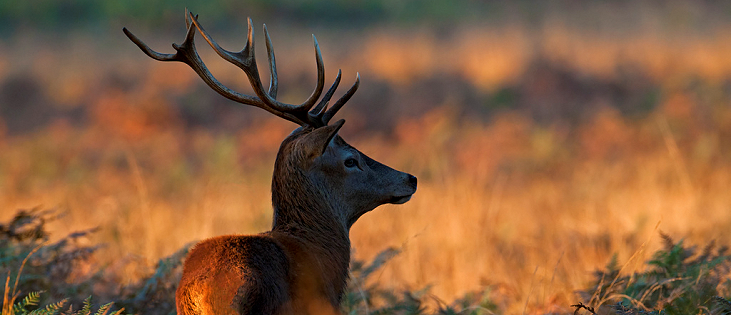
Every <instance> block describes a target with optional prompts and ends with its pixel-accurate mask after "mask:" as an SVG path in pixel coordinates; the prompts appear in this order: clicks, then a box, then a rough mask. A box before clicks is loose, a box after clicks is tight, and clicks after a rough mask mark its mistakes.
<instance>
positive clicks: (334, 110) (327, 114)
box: [322, 73, 360, 125]
mask: <svg viewBox="0 0 731 315" xmlns="http://www.w3.org/2000/svg"><path fill="white" fill-rule="evenodd" d="M359 85H360V73H356V75H355V83H353V86H351V87H350V89H348V91H347V92H345V94H343V96H341V97H340V99H338V101H337V102H335V104H334V105H333V106H332V107H331V108H330V109H329V110H328V111H327V112H325V114H324V115H322V123H323V125H327V124H328V123H329V122H330V119H332V118H333V116H335V113H337V112H338V111H339V110H340V108H342V107H343V105H345V103H346V102H348V101H349V100H350V98H351V97H352V96H353V94H355V91H357V90H358V86H359Z"/></svg>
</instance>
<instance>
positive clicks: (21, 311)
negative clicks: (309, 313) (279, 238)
mask: <svg viewBox="0 0 731 315" xmlns="http://www.w3.org/2000/svg"><path fill="white" fill-rule="evenodd" d="M49 214H50V212H48V211H45V212H43V211H37V210H35V211H20V212H18V213H17V214H16V216H15V218H14V219H13V220H12V221H11V222H9V223H8V224H2V225H0V226H2V227H4V228H5V227H11V228H10V229H4V233H3V234H2V235H0V240H2V241H3V244H2V247H0V249H2V252H3V255H2V256H0V266H2V267H3V268H4V269H9V268H12V266H13V265H16V264H15V262H17V260H18V259H19V257H20V255H21V254H22V253H24V252H25V249H27V248H29V247H31V246H33V249H32V250H31V251H30V252H29V253H28V254H26V255H25V257H24V258H23V259H22V262H21V263H20V265H19V267H18V271H17V274H16V275H15V280H14V285H13V286H12V290H11V288H10V285H9V284H10V282H11V274H10V272H8V276H7V278H6V283H5V290H4V294H3V304H2V314H3V315H25V314H34V315H35V314H68V315H91V314H94V315H106V314H115V315H120V314H123V312H124V311H125V309H127V310H129V311H130V312H131V313H134V314H174V313H175V308H174V290H175V287H176V286H177V282H178V281H179V280H180V271H181V270H180V268H179V267H180V265H181V262H182V261H183V258H184V257H185V254H186V253H187V249H188V247H189V246H185V247H183V248H182V249H181V250H180V251H179V252H177V253H175V254H173V255H171V256H170V257H167V258H165V259H162V260H161V261H160V262H159V263H158V264H157V268H156V269H155V270H154V272H152V273H150V274H147V275H145V276H143V277H141V278H140V279H139V280H138V281H137V282H136V283H133V284H129V285H126V286H121V285H120V284H119V283H113V282H104V281H101V280H99V278H97V279H93V280H92V279H89V280H85V282H86V283H87V284H91V285H92V286H86V287H84V286H81V283H79V281H78V279H77V280H74V279H64V280H58V281H55V282H54V283H53V284H52V285H50V288H52V289H53V290H55V291H56V292H64V293H63V294H62V296H63V297H62V298H61V300H60V301H58V302H49V301H46V302H45V303H41V301H42V294H41V292H42V291H38V289H46V288H48V286H47V287H43V285H42V284H39V283H38V282H36V281H34V278H35V277H34V272H35V270H38V268H40V269H42V270H54V269H57V268H72V269H76V268H80V267H81V266H83V265H84V263H86V262H88V261H89V260H91V257H90V256H84V257H83V258H81V259H76V260H75V261H74V262H73V263H72V265H71V266H69V263H68V262H67V261H64V259H65V258H64V257H66V256H68V255H76V254H75V253H77V252H78V251H79V248H76V247H71V248H65V249H63V250H61V251H60V252H58V251H57V250H58V249H57V248H54V246H53V245H48V244H47V242H46V240H47V238H46V237H44V238H34V237H31V238H29V239H28V238H18V237H16V236H17V235H21V234H24V233H16V231H34V232H33V234H36V235H38V233H40V234H43V235H46V236H47V231H46V225H45V222H46V220H47V219H49V218H50V217H49ZM50 219H52V218H50ZM18 222H24V223H20V224H18ZM25 235H29V234H25ZM660 236H661V238H662V240H663V243H664V245H663V248H661V249H659V250H658V251H656V252H655V253H654V254H653V255H652V259H650V260H649V261H647V262H646V263H643V264H642V266H640V270H639V271H635V272H626V271H624V267H625V266H626V265H627V264H624V266H622V267H621V268H620V266H619V262H618V259H617V256H616V255H615V256H613V257H612V259H611V260H610V261H609V263H608V264H607V265H606V267H605V268H604V269H602V270H597V271H596V272H595V276H594V280H593V281H592V282H591V283H590V284H589V285H588V286H587V287H586V288H585V289H583V290H581V291H580V292H579V294H578V295H577V297H578V298H580V299H581V300H582V301H584V302H585V303H586V304H585V303H584V302H579V303H578V304H574V305H570V306H571V307H574V308H575V311H574V314H578V313H579V311H582V310H584V311H585V312H589V313H592V314H597V313H596V311H600V312H601V311H604V312H605V313H602V314H607V313H606V312H613V313H609V314H619V315H630V314H632V315H635V314H657V315H661V314H668V315H675V314H677V315H681V314H713V315H715V314H728V313H729V312H730V311H731V301H729V297H731V278H729V274H730V273H729V272H730V271H731V255H728V247H726V246H720V247H719V246H717V245H716V243H715V242H710V243H708V244H706V245H705V246H703V248H702V249H699V248H698V247H696V246H687V245H685V242H684V241H683V240H681V241H677V242H676V241H674V240H673V239H672V238H671V237H670V236H668V235H666V234H662V233H661V234H660ZM65 240H68V237H67V238H65ZM37 252H38V253H44V252H54V253H57V255H56V256H53V259H47V258H44V257H43V256H44V255H36V256H34V254H35V253H37ZM400 254H402V253H401V251H400V250H398V249H395V248H389V249H386V250H384V251H382V252H380V253H379V254H378V255H377V256H376V257H375V258H374V259H373V260H372V261H370V262H363V261H359V260H354V261H353V262H352V263H351V278H350V281H349V286H348V289H347V291H346V293H345V295H344V297H343V302H342V305H341V308H342V312H343V314H348V315H350V314H352V315H355V314H373V315H375V314H383V315H386V314H394V315H395V314H435V315H437V314H438V315H456V314H462V315H482V314H507V313H510V312H509V310H506V309H503V308H502V307H501V305H499V304H498V303H497V301H498V300H500V299H504V298H506V297H505V296H502V294H504V293H500V292H495V291H494V289H496V288H497V287H496V286H489V287H487V288H485V289H483V290H480V291H475V292H470V293H468V294H466V295H464V296H462V297H459V298H456V299H454V300H453V301H451V302H445V301H444V300H442V299H440V298H439V297H438V296H436V295H433V294H432V293H431V287H430V286H427V287H424V288H421V289H418V290H398V289H394V288H392V287H388V286H384V285H383V284H382V283H380V282H379V281H378V276H379V273H380V272H382V270H383V268H384V266H386V265H387V264H389V263H391V261H392V260H393V258H395V257H398V255H400ZM630 261H631V259H630ZM628 262H629V261H628ZM27 265H28V266H32V267H34V268H31V269H30V271H29V272H27V273H26V274H23V269H24V268H25V267H26V266H27ZM87 272H88V273H92V274H97V275H102V277H104V276H109V274H110V273H112V274H113V273H114V271H113V270H110V269H109V268H108V267H102V268H101V269H99V270H88V271H87ZM21 275H24V276H23V277H21ZM374 280H375V281H374ZM101 286H105V288H102V287H101ZM104 291H106V292H116V293H115V294H112V295H107V296H106V297H105V298H106V299H111V300H114V301H117V305H123V306H124V307H123V308H121V309H119V310H117V311H113V310H112V308H113V304H114V302H107V303H105V304H103V305H100V306H99V307H98V309H97V311H96V312H92V309H93V308H94V307H93V304H92V297H91V296H89V294H91V293H94V294H100V292H104ZM51 295H53V294H51ZM83 296H87V297H86V298H83V302H79V301H81V300H82V298H81V297H83ZM19 297H22V298H19ZM74 301H76V302H74ZM41 304H43V305H44V306H40V305H41ZM67 304H68V307H66V305H67ZM75 305H76V307H77V308H78V310H76V311H74V306H75ZM568 306H569V305H564V309H565V308H566V307H568ZM595 310H596V311H595ZM552 313H553V312H551V314H552ZM543 314H549V313H543Z"/></svg>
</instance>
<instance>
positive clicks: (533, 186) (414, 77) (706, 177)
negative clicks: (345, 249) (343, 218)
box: [0, 0, 731, 313]
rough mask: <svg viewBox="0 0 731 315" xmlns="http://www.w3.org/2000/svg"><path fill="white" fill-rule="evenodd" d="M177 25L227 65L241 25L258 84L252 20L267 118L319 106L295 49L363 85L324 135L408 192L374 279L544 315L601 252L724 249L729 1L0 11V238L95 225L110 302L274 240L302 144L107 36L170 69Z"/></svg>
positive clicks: (596, 264)
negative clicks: (280, 160)
mask: <svg viewBox="0 0 731 315" xmlns="http://www.w3.org/2000/svg"><path fill="white" fill-rule="evenodd" d="M186 7H187V8H188V9H189V10H191V11H192V12H193V13H195V14H199V15H200V16H199V21H200V22H201V24H202V25H204V26H205V27H206V29H207V30H208V31H209V32H210V33H211V34H212V36H214V38H216V39H217V41H218V42H219V43H220V44H221V45H222V46H223V47H224V48H227V49H229V50H239V49H241V47H243V45H244V43H245V40H246V18H247V17H251V18H252V19H253V21H254V29H255V32H256V33H255V34H256V36H257V38H258V39H259V41H258V45H257V53H258V55H259V57H260V58H259V63H260V71H262V77H263V78H266V77H268V73H266V66H265V63H266V60H265V59H264V58H262V57H265V56H266V52H265V50H264V44H263V41H262V39H263V36H261V35H262V33H261V30H262V24H263V23H266V25H267V28H268V30H269V33H270V35H271V38H272V41H273V44H274V47H275V51H276V54H277V63H278V70H279V71H278V73H279V80H280V85H279V91H280V93H279V95H280V96H279V98H280V99H281V100H283V101H286V102H293V103H296V102H300V101H301V100H303V99H305V98H306V97H307V96H308V95H309V94H310V92H311V89H312V88H313V87H314V84H315V60H314V53H313V47H312V37H311V34H315V35H316V36H317V39H318V41H319V44H320V47H321V49H322V55H323V58H324V61H325V69H326V73H327V77H326V81H327V82H326V83H327V84H329V83H330V82H332V80H333V79H334V77H335V75H336V73H337V70H338V69H342V70H343V83H342V87H341V90H343V91H344V90H345V89H346V88H347V87H348V86H349V85H350V84H351V83H352V82H353V80H354V79H355V76H356V72H358V73H360V75H361V79H362V82H361V85H360V88H359V90H358V92H357V93H356V94H355V96H354V97H353V98H352V100H351V101H350V102H349V103H348V105H347V106H345V107H344V109H343V110H341V111H340V113H339V114H338V117H339V118H344V119H346V120H347V124H346V125H345V127H344V128H343V129H342V131H341V135H343V137H344V138H346V139H347V140H348V141H349V142H350V143H351V144H353V145H354V146H356V147H357V148H359V149H360V150H361V151H363V152H364V153H366V154H368V155H369V156H371V157H373V158H375V159H376V160H379V161H381V162H383V163H385V164H388V165H390V166H392V167H394V168H397V169H400V170H403V171H406V172H409V173H412V174H414V175H416V176H417V177H418V178H419V190H418V192H417V194H416V195H415V196H414V198H413V199H412V201H410V202H409V203H407V204H405V205H403V206H383V207H381V208H379V209H377V210H375V211H374V212H372V213H369V214H367V215H365V216H364V217H363V218H361V219H360V220H359V222H358V223H357V224H355V226H354V227H353V229H352V230H351V239H352V243H353V247H354V250H355V256H356V257H358V258H359V259H366V260H367V259H372V258H373V257H374V256H375V255H376V254H377V253H379V252H380V251H382V250H384V249H386V248H389V247H394V248H398V249H399V250H401V253H400V254H399V255H397V256H396V257H395V258H393V259H392V260H391V261H390V262H389V263H388V264H387V265H386V266H385V267H384V269H383V271H381V273H380V274H379V275H378V276H377V277H376V279H375V281H378V282H380V283H382V284H386V285H388V286H391V287H394V288H399V289H400V288H403V289H409V290H411V289H415V288H422V287H425V286H431V292H432V293H433V294H434V295H436V296H439V297H440V298H443V299H446V300H449V299H452V298H454V297H456V296H461V295H463V294H465V293H466V292H470V291H479V290H485V289H486V288H490V290H491V291H490V292H492V293H491V294H494V296H493V297H492V299H493V300H494V301H496V302H495V303H497V304H498V305H499V307H501V309H504V310H506V312H508V313H520V312H521V311H526V310H527V311H528V312H535V313H539V312H548V311H551V310H554V309H562V308H566V307H567V306H568V305H569V304H572V303H573V302H575V301H576V299H577V298H576V296H575V291H576V290H578V289H580V288H583V287H585V286H586V285H587V282H588V281H589V279H591V277H592V271H593V270H595V269H597V268H600V267H602V266H604V265H605V264H606V262H607V261H609V260H610V258H611V257H612V255H613V254H616V255H617V259H618V260H619V262H621V263H627V264H628V265H627V266H628V267H627V268H628V270H631V269H632V268H635V267H636V266H639V265H641V264H642V263H643V262H644V261H646V260H647V259H648V257H647V254H646V253H647V252H649V251H651V250H652V249H654V248H657V247H659V246H660V243H661V240H660V239H659V237H658V233H659V231H663V232H665V233H668V234H669V235H671V236H673V237H677V238H686V239H689V240H692V241H697V242H708V241H710V240H718V241H719V242H720V243H723V244H728V243H729V239H730V237H731V194H729V187H731V3H727V2H725V1H711V0H708V1H569V0H565V1H510V2H507V3H506V2H503V1H436V0H422V1H417V0H358V1H341V0H337V1H320V0H315V1H299V0H298V1H284V0H248V1H230V0H212V1H205V2H179V1H150V0H144V1H143V0H129V1H95V0H77V1H70V0H35V1H9V0H0V209H2V210H1V213H0V220H6V219H8V218H10V217H12V215H13V214H14V213H15V211H16V210H17V209H28V208H33V207H44V208H55V209H59V210H61V211H62V212H65V215H64V216H63V217H61V218H60V219H59V220H57V221H55V222H54V223H53V225H52V230H53V235H59V236H61V235H64V233H69V232H72V231H76V230H79V229H85V228H91V227H95V226H99V227H100V230H99V231H98V232H96V233H95V234H93V236H90V237H89V240H88V242H90V243H105V244H107V245H106V247H104V248H103V249H101V250H100V252H99V253H98V254H97V255H96V259H97V260H98V263H99V264H100V265H106V266H111V267H110V270H114V272H116V273H117V274H118V275H119V279H120V280H119V281H121V282H125V281H134V279H135V277H137V276H138V275H139V274H141V273H143V272H144V270H146V269H145V268H146V266H148V265H149V264H151V263H154V262H155V261H157V259H159V258H160V257H165V256H167V255H170V254H171V253H173V252H175V251H177V250H179V249H180V248H183V247H184V246H186V244H190V243H191V242H194V241H196V240H201V239H204V238H207V237H211V236H214V235H221V234H230V233H258V232H262V231H265V230H267V229H269V228H270V225H271V208H270V199H269V196H270V194H269V185H270V179H271V173H272V167H273V162H274V157H275V154H276V151H277V149H278V145H279V143H280V141H281V140H282V139H283V138H284V137H286V135H287V134H289V132H290V131H291V130H293V129H294V127H295V126H294V125H293V124H291V123H289V122H286V121H282V120H281V119H276V118H274V117H271V115H270V114H268V113H266V112H264V111H262V110H260V109H257V108H249V107H245V106H241V105H239V104H236V103H233V102H231V101H229V100H227V99H225V98H223V97H221V96H219V95H217V94H216V93H215V92H213V91H212V90H210V89H209V88H208V87H207V86H206V85H205V84H204V83H203V82H202V81H201V80H200V79H199V78H198V77H197V76H196V75H195V73H194V72H193V71H192V70H190V69H189V68H187V66H185V65H183V64H178V63H160V62H156V61H154V60H152V59H150V58H148V57H147V56H145V55H144V54H143V53H142V52H141V51H140V50H139V49H138V48H137V47H136V46H135V45H134V44H133V43H131V42H130V41H129V40H128V39H127V38H126V37H125V36H124V34H123V33H122V27H123V26H126V27H127V28H128V29H129V30H130V31H132V32H133V33H134V34H135V35H137V36H138V37H140V38H141V39H142V40H143V41H145V42H146V43H147V44H149V45H150V46H151V47H152V48H153V49H155V50H157V51H160V52H165V53H170V52H173V49H172V48H171V46H170V44H171V43H173V42H176V43H181V42H182V40H183V39H184V35H185V22H184V12H185V8H186ZM198 43H199V45H198V49H199V53H200V54H201V56H202V57H203V59H204V61H205V62H206V64H207V65H208V67H209V68H210V69H211V71H212V72H213V74H214V75H215V76H216V77H217V78H219V79H220V80H221V81H222V82H224V83H225V84H226V85H228V86H230V87H232V88H234V89H235V90H238V91H241V92H243V93H249V94H251V93H252V92H251V89H250V88H248V82H247V81H246V78H245V76H244V74H243V73H241V71H240V70H239V69H238V68H236V67H234V66H232V65H230V64H227V63H226V62H225V61H223V60H220V58H218V57H217V56H216V55H215V53H213V51H212V50H211V49H210V48H209V47H208V46H207V45H205V44H204V42H202V41H201V38H200V36H198ZM340 93H342V91H341V92H340ZM340 93H338V94H336V97H339V94H340ZM121 260H123V261H126V262H129V261H134V262H137V264H136V265H134V266H136V267H130V265H129V264H126V265H124V267H119V268H117V269H114V268H113V267H114V266H116V265H115V263H118V262H119V261H121Z"/></svg>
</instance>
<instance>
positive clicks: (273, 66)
mask: <svg viewBox="0 0 731 315" xmlns="http://www.w3.org/2000/svg"><path fill="white" fill-rule="evenodd" d="M264 37H266V40H267V42H266V44H267V55H269V74H270V75H269V96H271V97H272V98H274V99H276V98H277V85H278V82H277V61H276V59H274V46H273V45H272V39H271V38H270V37H269V31H267V25H266V24H264Z"/></svg>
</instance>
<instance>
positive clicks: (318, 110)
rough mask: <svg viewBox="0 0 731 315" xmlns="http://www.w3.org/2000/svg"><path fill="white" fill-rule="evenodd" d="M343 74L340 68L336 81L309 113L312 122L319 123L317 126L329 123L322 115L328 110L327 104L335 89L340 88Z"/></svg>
mask: <svg viewBox="0 0 731 315" xmlns="http://www.w3.org/2000/svg"><path fill="white" fill-rule="evenodd" d="M341 74H342V71H341V70H340V69H338V75H337V77H335V82H333V84H332V86H330V89H329V90H327V93H325V96H323V97H322V99H321V100H320V103H318V104H317V106H315V108H313V109H312V110H311V111H309V112H308V113H307V117H308V119H309V121H310V124H313V125H317V126H325V125H327V124H323V123H322V115H323V114H325V112H326V111H327V104H328V103H329V102H330V99H331V98H332V97H333V94H334V93H335V90H336V89H337V88H338V85H339V84H340V76H341Z"/></svg>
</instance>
